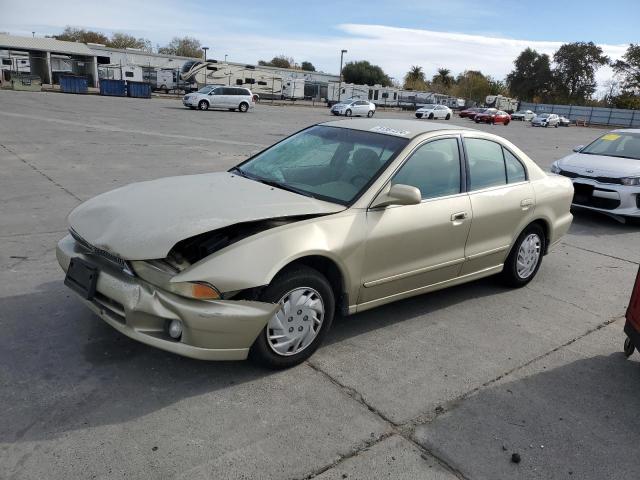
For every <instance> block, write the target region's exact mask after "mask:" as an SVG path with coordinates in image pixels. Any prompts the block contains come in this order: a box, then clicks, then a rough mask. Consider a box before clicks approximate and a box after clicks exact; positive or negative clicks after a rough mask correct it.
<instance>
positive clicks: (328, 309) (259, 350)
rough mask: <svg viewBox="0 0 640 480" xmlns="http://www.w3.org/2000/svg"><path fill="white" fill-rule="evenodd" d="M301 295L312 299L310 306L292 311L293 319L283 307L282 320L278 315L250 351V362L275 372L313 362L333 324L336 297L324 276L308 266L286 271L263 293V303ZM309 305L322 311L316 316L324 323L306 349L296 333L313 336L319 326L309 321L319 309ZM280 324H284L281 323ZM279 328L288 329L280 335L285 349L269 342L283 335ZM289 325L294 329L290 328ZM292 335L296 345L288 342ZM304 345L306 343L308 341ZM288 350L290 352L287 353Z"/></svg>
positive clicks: (261, 333) (262, 332) (281, 311)
mask: <svg viewBox="0 0 640 480" xmlns="http://www.w3.org/2000/svg"><path fill="white" fill-rule="evenodd" d="M297 291H304V292H305V293H304V294H303V295H302V297H300V298H305V296H306V298H309V299H310V300H309V302H310V303H309V304H307V303H306V302H305V303H304V304H303V306H302V307H299V309H298V310H296V311H293V310H292V311H291V316H288V315H287V313H289V312H286V313H285V310H284V309H285V308H286V307H284V306H283V308H282V310H280V311H279V312H278V314H279V317H276V315H274V317H273V318H272V319H271V320H270V321H269V323H268V324H267V325H265V327H264V329H263V330H262V331H261V332H260V334H259V335H258V338H256V340H255V341H254V342H253V345H252V346H251V349H250V350H249V358H250V359H251V360H252V361H254V362H256V363H258V364H260V365H262V366H265V367H268V368H272V369H281V368H289V367H293V366H295V365H298V364H300V363H302V362H304V361H305V360H306V359H307V358H309V357H310V356H311V355H312V354H313V352H315V351H316V350H317V348H318V347H319V346H320V344H321V343H322V341H323V340H324V337H325V335H326V333H327V331H328V330H329V328H330V327H331V323H332V322H333V316H334V312H335V297H334V294H333V290H332V289H331V285H330V284H329V282H328V281H327V279H326V278H325V277H324V275H322V274H321V273H320V272H318V271H317V270H315V269H313V268H310V267H307V266H298V267H293V268H289V269H285V270H283V271H282V272H280V273H279V274H278V275H276V277H275V278H274V279H273V281H272V282H271V283H270V284H269V286H268V287H267V288H266V289H265V290H264V291H263V292H262V294H261V295H260V300H261V301H263V302H269V303H279V302H281V301H283V300H284V299H286V298H287V296H288V295H289V294H292V293H293V294H294V295H296V294H297V293H298V292H297ZM318 301H319V302H320V304H319V305H320V306H318ZM308 305H315V306H316V308H320V307H321V308H322V310H323V314H322V315H319V314H317V313H316V315H319V317H320V318H321V323H320V325H319V326H318V327H317V328H318V329H317V331H316V332H315V336H314V337H313V338H312V339H310V343H308V344H307V345H306V346H304V345H303V344H301V345H296V342H297V341H298V340H297V339H298V338H300V337H297V336H296V335H295V332H296V331H301V332H306V333H309V332H311V328H313V326H314V325H316V323H315V322H314V321H313V319H312V318H309V317H310V316H311V314H312V313H313V312H314V311H315V309H312V308H311V307H309V306H308ZM305 310H306V311H305ZM305 319H306V320H305ZM278 320H280V321H279V322H278ZM309 321H310V322H309ZM272 322H273V323H272ZM285 322H286V323H285ZM307 322H309V323H307ZM278 324H280V325H284V327H285V329H287V330H283V331H282V335H279V336H280V338H282V337H284V338H285V340H284V341H282V343H281V345H278V344H277V343H276V342H277V341H276V340H275V339H274V340H269V338H268V336H269V335H270V334H271V335H272V336H273V335H278V334H279V332H278V330H280V329H279V328H278V327H277V325H278ZM289 324H291V325H292V326H290V327H287V325H289ZM271 327H276V328H271ZM298 329H299V330H298ZM289 333H291V334H292V338H293V339H294V340H293V342H294V343H292V344H289V343H288V341H287V336H288V334H289ZM300 335H301V336H302V337H304V336H305V333H301V334H300ZM302 341H304V338H303V339H302ZM296 347H297V348H299V349H298V350H297V351H296V350H295V348H296ZM287 348H288V349H289V350H286V351H285V349H287ZM278 350H280V352H278Z"/></svg>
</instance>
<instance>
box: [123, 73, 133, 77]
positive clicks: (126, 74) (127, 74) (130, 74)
mask: <svg viewBox="0 0 640 480" xmlns="http://www.w3.org/2000/svg"><path fill="white" fill-rule="evenodd" d="M124 76H125V77H127V78H133V72H124Z"/></svg>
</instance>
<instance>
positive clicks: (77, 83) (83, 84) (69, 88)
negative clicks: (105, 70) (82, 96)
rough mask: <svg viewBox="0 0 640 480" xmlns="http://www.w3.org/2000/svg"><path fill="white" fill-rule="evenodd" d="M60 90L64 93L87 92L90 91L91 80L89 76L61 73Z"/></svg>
mask: <svg viewBox="0 0 640 480" xmlns="http://www.w3.org/2000/svg"><path fill="white" fill-rule="evenodd" d="M60 90H61V91H63V92H64V93H87V92H88V91H89V82H88V81H87V77H80V76H77V75H61V76H60Z"/></svg>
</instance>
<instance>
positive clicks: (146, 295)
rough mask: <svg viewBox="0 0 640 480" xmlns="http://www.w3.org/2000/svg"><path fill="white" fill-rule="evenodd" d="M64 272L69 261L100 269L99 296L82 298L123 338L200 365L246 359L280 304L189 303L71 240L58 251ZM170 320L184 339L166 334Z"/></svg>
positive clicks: (237, 302) (219, 301) (241, 301)
mask: <svg viewBox="0 0 640 480" xmlns="http://www.w3.org/2000/svg"><path fill="white" fill-rule="evenodd" d="M56 256H57V258H58V263H60V266H61V267H62V269H63V270H64V271H65V272H66V271H67V270H68V268H69V263H70V261H71V258H73V257H80V258H82V259H83V260H85V261H88V262H90V263H93V264H95V265H97V266H98V268H99V271H100V273H99V276H98V282H97V285H96V295H95V297H94V298H93V299H91V300H85V299H83V298H81V297H79V298H80V299H81V300H82V301H83V302H84V303H85V304H86V305H87V306H88V307H89V308H90V309H91V310H92V311H93V312H95V313H96V314H97V315H98V316H99V317H100V318H102V319H103V320H104V321H105V322H107V323H108V324H109V325H111V326H112V327H113V328H115V329H116V330H118V331H119V332H121V333H123V334H124V335H126V336H128V337H130V338H132V339H134V340H138V341H140V342H142V343H145V344H147V345H151V346H153V347H157V348H160V349H162V350H166V351H169V352H173V353H177V354H178V355H183V356H185V357H191V358H196V359H200V360H243V359H245V358H247V355H248V353H249V347H251V345H252V344H253V342H254V340H255V339H256V337H257V336H258V335H259V334H260V332H261V331H262V329H263V328H264V326H265V325H266V324H267V322H268V321H269V319H270V318H271V317H272V316H273V314H274V313H275V312H276V310H277V309H278V305H275V304H271V303H264V302H255V301H243V300H214V301H202V300H191V299H188V298H183V297H180V296H178V295H174V294H172V293H170V292H166V291H163V290H160V289H158V288H157V287H155V286H153V285H151V284H149V283H147V282H145V281H144V280H142V279H140V278H138V277H135V276H133V275H131V274H128V273H126V272H124V271H123V270H120V269H119V268H117V267H116V266H111V265H109V264H108V263H106V262H104V261H101V259H99V258H95V257H94V256H92V255H87V254H85V251H84V250H83V249H82V247H81V246H79V245H78V244H77V242H76V241H75V240H74V239H73V237H71V235H67V236H66V237H64V238H63V239H62V240H60V242H59V243H58V246H57V248H56ZM171 320H181V321H182V324H183V333H182V337H181V338H180V339H179V340H174V339H172V338H171V337H170V336H169V335H168V333H167V325H168V323H169V322H170V321H171Z"/></svg>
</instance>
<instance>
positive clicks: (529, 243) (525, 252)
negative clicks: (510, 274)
mask: <svg viewBox="0 0 640 480" xmlns="http://www.w3.org/2000/svg"><path fill="white" fill-rule="evenodd" d="M541 247H542V241H541V240H540V237H539V236H538V235H537V234H535V233H531V234H529V235H527V237H526V238H525V239H524V240H523V241H522V243H521V244H520V249H519V250H518V259H517V263H516V271H517V272H518V276H519V277H520V278H521V279H523V280H525V279H527V278H529V277H530V276H531V274H532V273H533V272H534V271H535V269H536V267H537V266H538V262H539V261H540V250H541Z"/></svg>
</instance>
